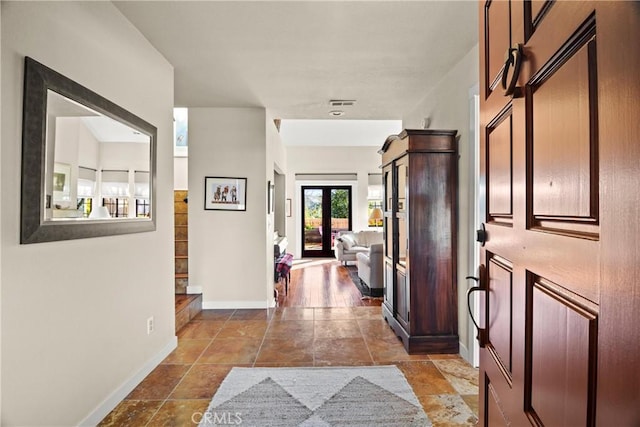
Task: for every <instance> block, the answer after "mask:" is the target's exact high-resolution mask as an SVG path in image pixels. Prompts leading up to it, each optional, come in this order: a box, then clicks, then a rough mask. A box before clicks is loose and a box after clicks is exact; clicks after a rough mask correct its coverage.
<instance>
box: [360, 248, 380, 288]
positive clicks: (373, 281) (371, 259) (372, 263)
mask: <svg viewBox="0 0 640 427" xmlns="http://www.w3.org/2000/svg"><path fill="white" fill-rule="evenodd" d="M382 249H383V244H382V243H376V244H373V245H371V246H370V247H369V251H367V252H359V253H357V254H356V258H357V260H358V277H359V278H360V281H361V282H363V283H364V284H365V285H367V287H368V288H369V291H370V293H369V296H372V297H380V296H382V292H383V287H384V281H383V278H382V274H383V262H384V260H383V259H384V258H383V251H382Z"/></svg>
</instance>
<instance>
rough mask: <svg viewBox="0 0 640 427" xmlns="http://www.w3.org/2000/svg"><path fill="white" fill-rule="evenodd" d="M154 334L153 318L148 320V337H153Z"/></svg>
mask: <svg viewBox="0 0 640 427" xmlns="http://www.w3.org/2000/svg"><path fill="white" fill-rule="evenodd" d="M151 332H153V316H151V317H149V318H148V319H147V335H151Z"/></svg>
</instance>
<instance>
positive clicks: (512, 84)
mask: <svg viewBox="0 0 640 427" xmlns="http://www.w3.org/2000/svg"><path fill="white" fill-rule="evenodd" d="M504 56H505V62H504V69H503V70H502V89H504V96H510V95H513V93H514V92H515V90H516V84H517V83H518V76H519V75H520V68H522V59H523V58H524V53H523V49H522V45H521V44H520V43H517V44H516V45H514V46H513V47H511V48H509V49H507V53H505V55H504ZM512 65H513V74H512V75H511V80H510V81H509V85H508V86H507V76H508V74H509V68H511V66H512Z"/></svg>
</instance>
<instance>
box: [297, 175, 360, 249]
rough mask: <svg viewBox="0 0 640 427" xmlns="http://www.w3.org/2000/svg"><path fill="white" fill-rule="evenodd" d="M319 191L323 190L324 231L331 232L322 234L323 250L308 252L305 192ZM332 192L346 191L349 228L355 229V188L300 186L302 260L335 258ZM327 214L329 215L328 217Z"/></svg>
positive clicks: (349, 186)
mask: <svg viewBox="0 0 640 427" xmlns="http://www.w3.org/2000/svg"><path fill="white" fill-rule="evenodd" d="M311 189H318V190H322V192H323V195H322V229H323V230H329V233H326V232H323V233H322V241H321V243H322V249H321V250H317V251H316V250H306V249H305V229H304V225H305V220H304V210H305V209H304V208H305V204H304V192H305V190H311ZM332 190H346V191H348V194H349V218H348V219H349V226H348V229H349V230H351V229H352V227H353V186H351V185H347V184H344V183H340V184H329V183H318V184H302V185H300V193H299V194H300V218H301V221H300V228H299V230H300V252H301V255H302V258H310V257H331V256H333V248H332V247H331V191H332ZM326 213H329V215H328V216H327V215H326Z"/></svg>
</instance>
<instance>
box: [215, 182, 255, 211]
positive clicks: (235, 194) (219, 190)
mask: <svg viewBox="0 0 640 427" xmlns="http://www.w3.org/2000/svg"><path fill="white" fill-rule="evenodd" d="M204 209H205V210H208V211H246V210H247V178H228V177H217V176H206V177H205V178H204Z"/></svg>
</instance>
